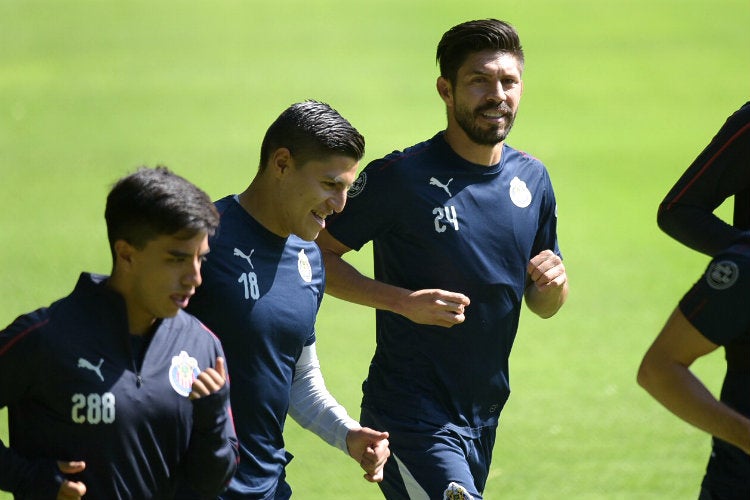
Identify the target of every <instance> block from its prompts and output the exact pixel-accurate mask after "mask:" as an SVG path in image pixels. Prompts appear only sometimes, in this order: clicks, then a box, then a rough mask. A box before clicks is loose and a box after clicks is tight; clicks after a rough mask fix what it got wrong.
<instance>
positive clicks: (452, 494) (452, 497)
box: [443, 482, 474, 500]
mask: <svg viewBox="0 0 750 500" xmlns="http://www.w3.org/2000/svg"><path fill="white" fill-rule="evenodd" d="M443 500H474V497H473V496H471V495H469V492H468V491H466V488H464V487H463V486H461V485H460V484H456V483H454V482H451V483H450V484H449V485H448V487H447V488H446V489H445V491H444V492H443Z"/></svg>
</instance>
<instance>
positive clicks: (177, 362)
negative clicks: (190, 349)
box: [169, 351, 201, 397]
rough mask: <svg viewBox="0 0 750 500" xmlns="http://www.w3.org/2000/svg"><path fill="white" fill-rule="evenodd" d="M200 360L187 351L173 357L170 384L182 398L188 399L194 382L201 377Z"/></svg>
mask: <svg viewBox="0 0 750 500" xmlns="http://www.w3.org/2000/svg"><path fill="white" fill-rule="evenodd" d="M200 373H201V372H200V368H198V360H197V359H195V358H193V357H192V356H190V355H189V354H188V353H187V352H185V351H180V355H179V356H172V366H170V367H169V383H170V384H172V389H174V390H175V392H176V393H177V394H179V395H180V396H185V397H188V396H189V395H190V391H191V390H192V388H193V381H194V380H195V379H196V378H198V375H200Z"/></svg>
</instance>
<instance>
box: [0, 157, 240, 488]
mask: <svg viewBox="0 0 750 500" xmlns="http://www.w3.org/2000/svg"><path fill="white" fill-rule="evenodd" d="M105 218H106V221H107V232H108V234H109V243H110V249H111V252H112V259H113V263H112V273H111V275H110V276H108V277H107V276H101V275H94V274H89V273H83V274H81V276H80V278H79V280H78V283H77V284H76V287H75V289H74V290H73V292H72V293H71V294H70V295H68V296H67V297H65V298H62V299H60V300H58V301H56V302H55V303H53V304H52V305H51V306H49V307H47V308H42V309H38V310H36V311H34V312H31V313H29V314H25V315H22V316H20V317H19V318H18V319H16V320H15V321H14V322H13V323H12V324H11V325H10V326H8V327H7V328H6V329H5V330H3V331H2V332H0V407H5V406H7V407H8V423H9V434H10V442H11V446H10V447H9V448H8V447H5V446H4V445H2V443H0V471H2V473H0V488H2V489H3V490H6V491H11V492H13V493H14V495H15V497H16V498H55V497H58V498H80V497H82V496H83V495H84V494H85V495H86V498H101V499H107V500H109V499H113V498H149V499H166V498H173V497H174V496H175V494H176V493H177V491H178V488H179V491H181V492H184V493H185V494H186V495H190V496H191V497H192V496H200V497H212V496H215V495H217V494H218V493H219V492H220V491H221V490H222V489H223V488H224V487H225V486H226V484H227V482H228V481H229V478H230V477H231V476H232V474H233V473H234V471H235V469H236V466H237V454H238V452H237V443H236V437H235V434H234V429H233V425H232V421H231V418H230V412H229V400H228V394H229V390H228V387H227V384H226V369H225V366H224V358H223V357H224V354H223V352H222V349H221V345H220V344H219V341H218V340H217V339H216V338H215V337H214V336H213V335H212V334H211V332H209V331H208V330H207V329H206V328H205V327H204V326H203V325H202V324H200V322H199V321H198V320H196V319H195V318H194V317H192V316H190V315H188V314H186V313H185V312H183V311H181V309H182V308H184V307H185V306H186V305H187V303H188V301H189V300H190V297H191V296H192V295H193V294H194V293H195V289H196V288H197V287H198V286H199V285H200V283H201V275H200V269H201V263H202V261H203V259H204V258H205V256H206V254H207V253H208V250H209V249H208V236H209V235H211V234H213V233H214V231H215V230H216V228H217V226H218V222H219V218H218V214H217V213H216V211H215V209H214V207H213V205H212V204H211V201H210V199H209V198H208V196H207V195H206V194H205V193H204V192H203V191H201V190H200V189H198V188H197V187H195V186H194V185H193V184H191V183H189V182H188V181H187V180H185V179H184V178H182V177H179V176H177V175H175V174H173V173H172V172H170V171H169V170H168V169H166V168H163V167H160V168H156V169H148V168H143V169H140V170H138V171H137V172H135V173H133V174H131V175H128V176H127V177H124V178H123V179H121V180H120V181H118V182H117V183H116V184H115V186H114V187H113V188H112V190H111V192H110V193H109V196H108V198H107V206H106V210H105Z"/></svg>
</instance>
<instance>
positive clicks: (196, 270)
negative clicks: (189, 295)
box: [183, 257, 203, 288]
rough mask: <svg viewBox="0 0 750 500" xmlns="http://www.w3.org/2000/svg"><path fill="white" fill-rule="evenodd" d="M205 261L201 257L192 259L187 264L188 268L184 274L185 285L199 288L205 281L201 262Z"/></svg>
mask: <svg viewBox="0 0 750 500" xmlns="http://www.w3.org/2000/svg"><path fill="white" fill-rule="evenodd" d="M202 263H203V261H202V260H201V258H200V257H198V258H195V259H192V260H191V261H190V262H188V264H187V269H186V271H185V274H184V276H183V285H188V286H192V287H195V288H198V287H199V286H200V285H201V283H203V277H202V276H201V264H202Z"/></svg>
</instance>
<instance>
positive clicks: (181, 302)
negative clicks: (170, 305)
mask: <svg viewBox="0 0 750 500" xmlns="http://www.w3.org/2000/svg"><path fill="white" fill-rule="evenodd" d="M192 296H193V294H192V293H175V294H172V295H171V296H170V298H171V299H172V302H174V303H175V305H177V307H179V308H180V309H184V308H186V307H187V305H188V302H190V297H192Z"/></svg>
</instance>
